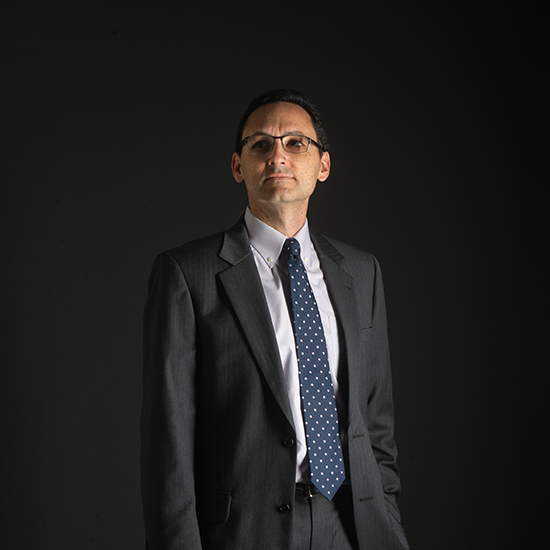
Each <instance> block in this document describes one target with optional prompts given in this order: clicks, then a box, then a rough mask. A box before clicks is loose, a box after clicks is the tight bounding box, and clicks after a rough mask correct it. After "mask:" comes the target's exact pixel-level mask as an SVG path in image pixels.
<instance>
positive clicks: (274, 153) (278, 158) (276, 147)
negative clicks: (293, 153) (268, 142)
mask: <svg viewBox="0 0 550 550" xmlns="http://www.w3.org/2000/svg"><path fill="white" fill-rule="evenodd" d="M286 155H287V152H286V151H285V149H284V147H283V141H282V140H281V139H276V140H275V142H274V143H273V148H272V149H271V151H270V152H269V164H285V163H286V161H287V156H286Z"/></svg>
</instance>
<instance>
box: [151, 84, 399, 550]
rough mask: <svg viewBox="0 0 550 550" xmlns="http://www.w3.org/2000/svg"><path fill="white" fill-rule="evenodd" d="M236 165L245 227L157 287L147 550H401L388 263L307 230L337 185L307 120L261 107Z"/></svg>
mask: <svg viewBox="0 0 550 550" xmlns="http://www.w3.org/2000/svg"><path fill="white" fill-rule="evenodd" d="M232 170H233V176H234V178H235V179H236V180H237V182H244V184H245V186H246V191H247V194H248V208H247V210H246V213H245V216H244V217H243V218H241V220H240V221H239V222H238V223H237V224H236V225H235V226H233V227H232V228H231V229H229V230H228V231H226V232H224V233H221V234H217V235H214V236H211V237H208V238H205V239H202V240H199V241H195V242H191V243H188V244H186V245H184V246H181V247H179V248H176V249H173V250H171V251H168V252H166V253H164V254H161V255H160V256H159V257H158V258H157V260H156V262H155V265H154V267H153V271H152V274H151V278H150V282H149V298H148V301H147V305H146V310H145V325H144V326H145V330H144V365H145V366H144V401H143V411H142V459H141V460H142V494H143V503H144V515H145V527H146V536H147V541H148V548H149V549H150V550H176V549H178V550H183V549H186V550H187V549H191V550H199V549H200V550H226V549H227V550H229V549H235V550H247V549H250V550H269V549H273V550H306V549H308V550H309V549H311V550H325V549H333V550H351V549H354V550H357V549H359V550H393V549H402V548H408V545H407V541H406V538H405V534H404V532H403V530H402V528H401V526H400V517H399V511H398V508H397V500H398V496H399V490H400V484H399V475H398V470H397V466H396V456H397V452H396V448H395V444H394V440H393V405H392V394H391V376H390V365H389V352H388V342H387V332H386V320H385V306H384V297H383V288H382V279H381V274H380V269H379V266H378V264H377V262H376V260H375V259H374V257H373V256H371V255H370V254H367V253H365V252H362V251H359V250H357V249H355V248H352V247H350V246H347V245H344V244H342V243H340V242H337V241H334V240H332V239H328V238H325V237H323V236H321V235H318V234H316V233H314V232H313V231H311V232H310V230H309V227H308V224H307V220H306V213H307V208H308V203H309V199H310V197H311V194H312V193H313V191H314V189H315V186H316V184H317V182H318V181H321V182H322V181H325V180H326V179H327V178H328V176H329V173H330V155H329V153H328V151H327V142H326V135H325V132H324V130H323V126H322V123H321V119H320V117H319V113H318V111H317V109H316V108H315V107H314V106H313V105H312V104H311V102H310V101H309V100H308V99H307V98H306V97H305V96H303V95H302V94H300V93H298V92H293V91H288V90H277V91H274V92H268V93H267V94H264V95H263V96H260V97H259V98H257V99H256V100H254V101H253V102H252V103H251V105H250V107H249V108H248V110H247V111H246V112H245V115H244V116H243V119H242V121H241V124H240V126H239V130H238V135H237V141H236V151H235V153H234V154H233V158H232ZM310 359H311V361H310ZM312 364H314V365H313V366H311V365H312Z"/></svg>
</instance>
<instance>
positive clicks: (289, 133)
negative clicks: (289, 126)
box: [250, 130, 307, 137]
mask: <svg viewBox="0 0 550 550" xmlns="http://www.w3.org/2000/svg"><path fill="white" fill-rule="evenodd" d="M250 135H251V136H270V137H274V136H272V135H271V134H268V133H267V132H254V133H253V134H250ZM285 136H304V137H307V136H306V134H304V133H302V132H299V131H298V130H292V131H291V132H287V133H286V134H283V135H282V136H281V137H285Z"/></svg>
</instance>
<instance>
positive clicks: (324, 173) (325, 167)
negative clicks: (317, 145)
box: [317, 151, 330, 181]
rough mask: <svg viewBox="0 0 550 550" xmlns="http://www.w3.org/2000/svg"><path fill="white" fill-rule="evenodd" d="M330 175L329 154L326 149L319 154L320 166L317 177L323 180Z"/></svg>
mask: <svg viewBox="0 0 550 550" xmlns="http://www.w3.org/2000/svg"><path fill="white" fill-rule="evenodd" d="M329 175H330V155H329V153H328V151H324V152H323V154H322V155H321V168H320V169H319V175H318V176H317V179H318V180H319V181H325V180H326V179H327V178H328V177H329Z"/></svg>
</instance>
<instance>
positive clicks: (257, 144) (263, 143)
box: [248, 136, 271, 150]
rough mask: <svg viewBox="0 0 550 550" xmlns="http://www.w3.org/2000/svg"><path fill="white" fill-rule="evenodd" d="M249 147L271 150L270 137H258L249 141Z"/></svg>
mask: <svg viewBox="0 0 550 550" xmlns="http://www.w3.org/2000/svg"><path fill="white" fill-rule="evenodd" d="M248 145H249V146H250V149H259V150H262V149H270V148H271V140H270V139H269V138H268V137H262V136H257V137H255V138H252V139H250V140H249V141H248Z"/></svg>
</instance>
